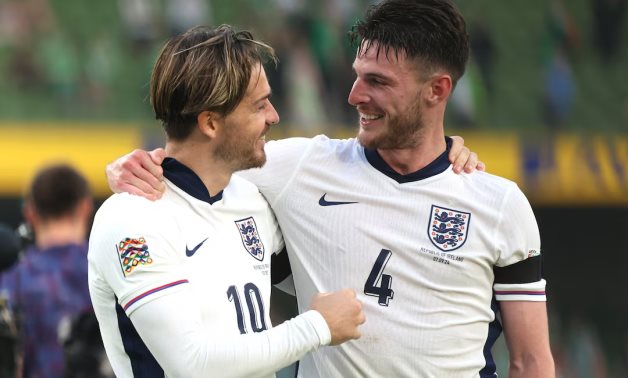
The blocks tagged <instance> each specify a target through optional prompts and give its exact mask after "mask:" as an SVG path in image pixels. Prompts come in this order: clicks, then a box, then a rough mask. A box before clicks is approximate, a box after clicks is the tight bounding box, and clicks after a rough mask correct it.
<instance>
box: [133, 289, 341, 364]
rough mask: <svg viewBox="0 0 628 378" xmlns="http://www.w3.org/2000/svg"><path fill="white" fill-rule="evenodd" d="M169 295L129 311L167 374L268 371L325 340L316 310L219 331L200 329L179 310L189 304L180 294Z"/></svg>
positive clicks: (327, 338)
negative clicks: (256, 327)
mask: <svg viewBox="0 0 628 378" xmlns="http://www.w3.org/2000/svg"><path fill="white" fill-rule="evenodd" d="M171 297H173V298H169V299H167V300H162V299H160V300H157V301H153V302H151V303H147V304H146V305H144V306H142V308H139V309H137V310H136V311H135V312H134V313H133V314H132V316H131V320H132V321H133V324H134V325H135V326H136V328H137V330H138V333H139V334H140V336H141V337H142V340H143V341H144V342H145V343H146V345H147V347H148V349H149V350H150V351H151V353H153V355H154V356H155V358H156V360H157V361H158V363H159V364H160V365H161V367H162V368H163V369H164V371H165V372H166V373H167V375H168V376H172V377H196V376H199V377H200V376H215V375H220V376H228V377H240V376H242V377H244V376H264V375H269V374H271V373H273V372H275V371H277V370H279V369H280V368H282V367H284V366H287V365H289V364H291V363H292V362H295V361H297V360H299V359H300V358H301V357H303V356H304V355H305V354H306V353H307V352H309V351H312V350H314V349H316V348H318V347H319V346H321V345H326V344H328V343H329V341H330V336H329V331H328V329H327V325H326V323H325V320H324V319H323V318H322V316H321V315H320V314H319V313H317V312H308V313H306V314H304V315H302V316H299V317H297V318H295V319H293V320H291V321H289V322H285V323H283V324H281V325H279V326H277V327H275V328H273V329H271V330H268V331H264V332H260V333H251V334H244V335H235V336H234V335H224V334H220V333H219V332H216V331H215V330H214V331H208V330H206V329H204V328H203V327H202V325H201V322H200V320H199V319H198V317H196V316H194V315H191V313H192V311H185V310H184V308H183V307H189V302H188V305H186V304H185V302H186V301H185V298H182V297H181V296H180V295H176V296H171ZM173 302H176V303H173ZM182 306H183V307H182ZM155 314H160V315H159V316H155ZM173 320H176V321H173ZM234 321H235V320H234ZM225 327H226V325H225ZM217 329H221V328H220V325H217ZM155 330H159V332H155ZM321 330H323V332H321Z"/></svg>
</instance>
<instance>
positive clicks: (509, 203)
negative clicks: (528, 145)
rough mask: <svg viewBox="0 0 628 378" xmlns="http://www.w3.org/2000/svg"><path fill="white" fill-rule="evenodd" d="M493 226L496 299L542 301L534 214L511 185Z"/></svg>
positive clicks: (543, 296) (514, 186) (540, 272)
mask: <svg viewBox="0 0 628 378" xmlns="http://www.w3.org/2000/svg"><path fill="white" fill-rule="evenodd" d="M500 214H501V219H500V221H499V225H498V227H497V231H496V235H497V250H498V255H499V257H498V260H497V262H496V264H495V267H494V273H495V282H494V290H495V296H496V299H497V300H499V301H505V300H511V301H514V300H516V301H545V300H546V297H545V280H544V279H543V277H542V258H541V241H540V236H539V229H538V225H537V223H536V218H535V217H534V213H533V211H532V207H531V206H530V203H529V202H528V200H527V198H526V197H525V195H524V194H523V193H522V192H521V190H520V189H519V188H518V187H517V186H516V185H514V184H513V185H512V187H511V189H510V190H509V191H508V192H507V193H506V195H505V198H504V202H503V206H502V210H501V212H500Z"/></svg>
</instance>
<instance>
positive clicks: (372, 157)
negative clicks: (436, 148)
mask: <svg viewBox="0 0 628 378" xmlns="http://www.w3.org/2000/svg"><path fill="white" fill-rule="evenodd" d="M445 142H446V143H447V149H446V150H445V152H443V153H442V154H440V156H439V157H437V158H436V160H434V161H433V162H431V163H430V164H428V165H427V166H425V167H423V168H421V169H419V170H418V171H416V172H412V173H408V174H407V175H402V174H400V173H397V172H396V171H395V170H394V169H392V168H391V167H390V166H389V165H388V164H387V163H386V162H385V161H384V159H382V157H381V156H379V153H378V152H377V150H369V149H366V148H365V149H364V155H365V156H366V160H368V162H369V163H371V165H372V166H373V168H375V169H377V170H378V171H380V172H382V173H383V174H385V175H386V176H388V177H390V178H391V179H393V180H395V181H397V182H398V183H400V184H404V183H406V182H413V181H419V180H423V179H426V178H428V177H432V176H436V175H437V174H439V173H442V172H444V171H445V170H446V169H447V168H449V166H450V165H451V163H450V162H449V158H448V155H449V150H450V149H451V143H452V140H451V138H449V137H445Z"/></svg>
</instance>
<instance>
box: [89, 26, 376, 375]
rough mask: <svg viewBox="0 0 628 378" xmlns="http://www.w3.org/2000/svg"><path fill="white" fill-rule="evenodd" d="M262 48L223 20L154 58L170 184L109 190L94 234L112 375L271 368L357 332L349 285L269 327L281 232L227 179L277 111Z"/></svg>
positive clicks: (92, 254) (250, 191)
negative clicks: (150, 190)
mask: <svg viewBox="0 0 628 378" xmlns="http://www.w3.org/2000/svg"><path fill="white" fill-rule="evenodd" d="M267 58H270V59H271V60H274V59H275V57H274V52H273V50H272V48H270V47H269V46H268V45H266V44H264V43H262V42H259V41H256V40H255V39H254V38H253V36H252V35H251V34H250V33H248V32H243V31H240V32H237V31H235V30H233V29H232V28H231V27H229V26H226V25H223V26H220V27H218V28H216V29H210V28H204V27H198V28H194V29H192V30H189V31H188V32H186V33H184V34H182V35H180V36H176V37H174V38H172V39H171V40H169V41H168V42H167V43H166V45H165V46H164V48H163V49H162V51H161V53H160V55H159V57H158V58H157V62H156V63H155V67H154V69H153V73H152V77H151V84H150V98H151V104H152V105H153V109H154V111H155V116H156V118H157V119H159V120H160V121H161V122H162V124H163V127H164V129H165V131H166V154H167V156H168V157H167V158H166V160H165V161H164V163H163V170H164V175H165V177H166V180H167V181H166V186H167V188H168V189H167V191H166V193H165V194H164V196H163V198H161V199H160V200H158V201H155V202H149V201H147V200H146V199H144V198H141V197H137V196H130V195H128V194H126V193H124V194H115V195H113V196H112V197H110V198H109V199H108V200H107V201H106V202H105V203H104V204H103V205H102V206H101V208H100V209H99V210H98V213H97V214H96V218H95V220H94V226H93V228H92V233H91V236H90V240H89V254H88V255H89V257H88V261H89V288H90V293H91V297H92V301H93V303H94V309H95V311H96V315H97V317H98V321H99V323H100V329H101V333H102V336H103V340H104V342H105V348H106V350H107V355H108V357H109V359H110V361H111V363H112V366H113V369H114V371H115V373H116V375H118V376H122V377H133V376H150V377H163V376H168V377H210V376H225V377H234V376H239V377H240V376H241V377H250V376H256V377H264V376H270V375H272V374H273V373H274V372H275V371H277V370H279V369H280V368H282V367H284V366H286V365H289V364H290V363H292V362H294V361H296V360H298V359H300V358H301V357H303V355H304V354H305V353H307V352H310V351H313V350H316V349H317V348H319V347H322V346H325V345H328V344H331V345H336V344H339V343H342V342H345V341H347V340H351V339H355V338H358V337H359V336H360V333H359V331H358V326H359V325H360V324H361V323H363V322H364V316H363V314H362V311H361V304H360V302H359V301H357V300H356V298H355V297H356V294H355V292H354V291H352V290H339V291H335V292H333V293H327V294H325V295H323V294H317V293H312V295H309V297H311V298H313V300H312V302H311V304H310V308H311V310H309V311H304V313H303V314H301V315H299V316H297V317H295V318H294V319H292V320H290V321H287V322H284V323H283V324H281V325H279V326H277V327H275V328H272V329H271V323H270V318H269V302H270V289H271V276H270V267H271V257H272V255H273V254H275V253H278V252H281V251H282V249H283V246H284V242H283V238H282V237H281V233H280V230H279V226H278V225H277V222H276V220H275V218H274V216H273V214H272V212H271V210H270V207H269V206H268V203H267V202H266V201H265V200H264V198H263V197H262V195H261V194H260V193H259V191H258V190H257V188H256V187H255V186H253V185H252V184H251V183H249V182H247V181H245V180H243V179H242V178H239V177H236V176H233V175H232V174H233V173H234V172H235V171H238V170H242V169H248V168H253V167H259V166H261V165H263V164H264V162H265V160H266V155H265V153H264V144H265V135H266V133H267V132H268V130H269V128H270V127H271V125H273V124H276V123H277V122H278V121H279V116H278V115H277V112H276V111H275V108H274V107H273V105H272V104H271V103H270V101H269V98H270V95H271V91H270V86H269V85H268V81H267V79H266V73H265V71H264V68H263V65H262V63H263V62H264V61H266V59H267ZM284 254H285V253H284ZM330 291H331V290H330ZM304 309H305V307H304Z"/></svg>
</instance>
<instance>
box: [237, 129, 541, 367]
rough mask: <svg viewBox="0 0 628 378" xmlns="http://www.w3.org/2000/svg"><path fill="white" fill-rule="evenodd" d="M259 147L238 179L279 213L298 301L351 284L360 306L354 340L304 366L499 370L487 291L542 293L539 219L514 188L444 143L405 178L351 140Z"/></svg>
mask: <svg viewBox="0 0 628 378" xmlns="http://www.w3.org/2000/svg"><path fill="white" fill-rule="evenodd" d="M266 153H267V156H268V162H267V164H266V165H265V166H264V167H263V168H261V169H254V170H250V171H246V172H243V176H244V177H246V178H247V179H248V180H250V181H252V182H253V183H254V184H256V185H257V186H258V188H259V189H260V191H261V192H262V193H263V194H264V196H265V197H266V199H267V200H268V201H269V203H270V205H271V207H272V208H273V210H274V212H275V215H276V217H277V219H278V221H279V224H280V226H281V229H282V231H283V235H284V238H285V239H286V245H287V249H288V253H289V257H290V263H291V266H292V273H293V278H294V283H295V289H296V294H297V299H298V305H299V308H300V309H301V310H303V309H305V308H307V307H306V306H307V300H308V298H309V297H310V296H311V295H313V294H314V293H315V292H319V291H332V290H338V289H341V288H344V287H350V288H353V289H355V290H356V291H357V292H358V293H359V294H358V297H359V299H360V300H361V301H362V302H363V304H364V312H365V315H366V323H365V324H364V325H363V326H362V327H361V331H362V338H361V339H359V340H355V341H350V342H347V343H344V344H342V345H340V346H336V347H328V348H321V349H320V350H318V351H317V352H314V353H311V354H308V355H307V356H305V357H304V358H303V359H302V361H301V362H300V365H299V375H300V376H302V377H418V376H420V377H438V378H441V377H478V376H482V377H489V376H494V374H495V367H494V363H493V361H492V357H491V354H490V347H491V346H492V343H493V342H494V340H495V338H496V337H497V336H498V335H499V332H500V330H501V327H500V326H499V325H498V323H497V322H495V320H496V310H497V306H496V302H495V301H494V298H496V299H497V300H529V301H544V300H545V291H544V290H545V281H544V280H543V279H541V277H540V272H539V270H540V268H539V265H540V264H539V261H540V256H539V254H540V240H539V233H538V228H537V224H536V220H535V218H534V215H533V213H532V210H531V208H530V205H529V203H528V201H527V199H526V198H525V196H524V195H523V193H522V192H521V191H520V190H519V189H518V188H517V186H516V184H514V183H513V182H511V181H508V180H506V179H503V178H500V177H496V176H493V175H490V174H487V173H483V172H477V173H474V174H471V175H466V174H460V175H457V174H454V173H453V171H452V170H451V168H450V164H449V162H448V160H447V153H444V154H443V155H441V156H440V157H439V158H438V159H437V160H435V161H434V162H433V163H431V164H430V165H428V166H427V167H425V168H424V169H422V170H420V171H418V172H415V173H413V174H410V175H405V176H402V175H399V174H397V173H396V172H394V171H393V170H392V169H391V168H390V167H388V166H387V165H386V163H385V162H384V161H383V160H382V159H381V157H379V155H378V154H377V152H375V151H365V149H364V148H363V147H361V146H360V145H359V143H358V142H357V141H356V140H355V139H349V140H330V139H328V138H327V137H325V136H318V137H315V138H312V139H306V138H292V139H286V140H281V141H276V142H270V143H268V144H267V146H266ZM494 271H495V273H494ZM496 275H499V277H500V281H501V282H497V281H496V282H494V278H495V276H496ZM494 294H496V295H494ZM485 348H486V351H485Z"/></svg>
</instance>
